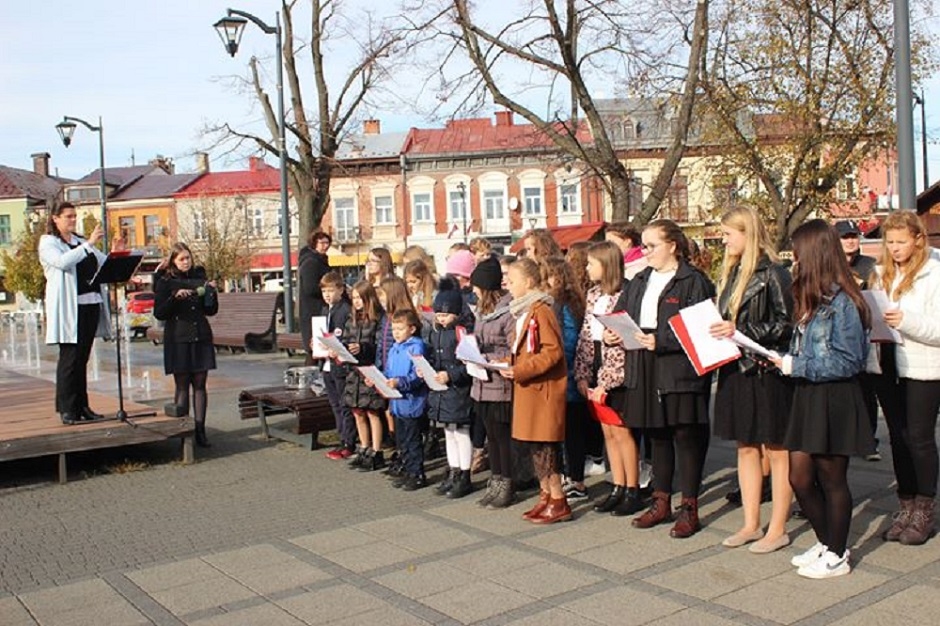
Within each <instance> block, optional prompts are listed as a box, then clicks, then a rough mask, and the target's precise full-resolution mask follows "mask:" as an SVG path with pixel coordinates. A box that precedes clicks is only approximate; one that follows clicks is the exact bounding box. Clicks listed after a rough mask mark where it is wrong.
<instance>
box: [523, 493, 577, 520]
mask: <svg viewBox="0 0 940 626" xmlns="http://www.w3.org/2000/svg"><path fill="white" fill-rule="evenodd" d="M570 519H571V507H570V506H568V498H566V497H565V496H562V497H561V498H559V499H558V500H555V499H553V498H549V500H548V505H547V506H546V507H545V508H544V509H543V510H542V512H541V514H539V515H537V516H533V517H530V518H529V521H530V522H532V523H533V524H554V523H555V522H567V521H568V520H570Z"/></svg>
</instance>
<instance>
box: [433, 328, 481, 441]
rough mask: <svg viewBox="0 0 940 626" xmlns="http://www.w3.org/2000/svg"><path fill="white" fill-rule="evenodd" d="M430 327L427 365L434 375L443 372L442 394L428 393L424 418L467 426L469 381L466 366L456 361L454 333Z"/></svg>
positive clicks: (449, 330)
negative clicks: (444, 383)
mask: <svg viewBox="0 0 940 626" xmlns="http://www.w3.org/2000/svg"><path fill="white" fill-rule="evenodd" d="M458 328H460V333H461V335H462V334H463V332H464V331H463V327H458V326H452V327H450V328H443V327H441V326H438V325H437V324H435V325H434V328H433V329H432V330H431V334H430V335H429V336H428V362H429V363H430V364H431V367H433V368H434V371H435V372H447V376H448V378H449V379H450V382H448V383H447V389H445V390H444V391H433V390H432V391H430V392H428V417H429V418H431V419H432V420H436V421H438V422H441V423H443V424H469V423H470V409H471V406H472V404H471V402H470V379H471V376H470V375H469V374H467V366H466V365H464V364H463V362H462V361H459V360H458V359H457V343H458V339H457V329H458Z"/></svg>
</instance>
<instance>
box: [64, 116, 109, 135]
mask: <svg viewBox="0 0 940 626" xmlns="http://www.w3.org/2000/svg"><path fill="white" fill-rule="evenodd" d="M62 119H63V121H66V122H78V123H79V124H81V125H82V126H84V127H85V128H87V129H88V130H90V131H94V132H96V133H97V132H100V131H101V126H95V125H93V124H89V123H88V122H86V121H85V120H83V119H82V118H80V117H69V116H68V115H65V116H63V117H62Z"/></svg>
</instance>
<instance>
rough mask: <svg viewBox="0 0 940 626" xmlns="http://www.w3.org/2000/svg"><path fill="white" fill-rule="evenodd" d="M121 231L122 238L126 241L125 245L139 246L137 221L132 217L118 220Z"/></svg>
mask: <svg viewBox="0 0 940 626" xmlns="http://www.w3.org/2000/svg"><path fill="white" fill-rule="evenodd" d="M118 223H119V224H120V229H121V237H122V238H123V239H124V245H126V246H127V247H129V248H130V247H133V246H136V245H137V220H136V219H134V218H133V217H132V216H130V217H121V218H119V219H118Z"/></svg>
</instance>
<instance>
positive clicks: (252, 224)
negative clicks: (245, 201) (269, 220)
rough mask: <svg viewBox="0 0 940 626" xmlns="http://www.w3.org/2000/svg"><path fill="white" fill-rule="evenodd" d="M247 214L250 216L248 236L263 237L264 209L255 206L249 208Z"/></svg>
mask: <svg viewBox="0 0 940 626" xmlns="http://www.w3.org/2000/svg"><path fill="white" fill-rule="evenodd" d="M245 214H246V215H248V216H249V220H248V236H249V237H258V238H260V237H263V236H264V210H263V209H262V208H261V207H257V206H256V207H255V208H253V209H250V210H247V211H246V213H245Z"/></svg>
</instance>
